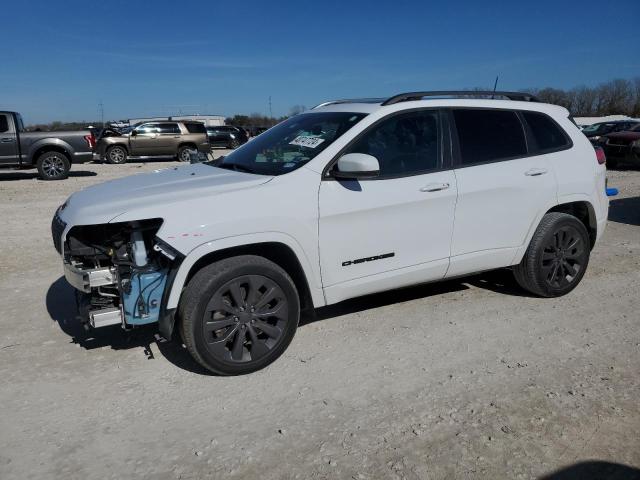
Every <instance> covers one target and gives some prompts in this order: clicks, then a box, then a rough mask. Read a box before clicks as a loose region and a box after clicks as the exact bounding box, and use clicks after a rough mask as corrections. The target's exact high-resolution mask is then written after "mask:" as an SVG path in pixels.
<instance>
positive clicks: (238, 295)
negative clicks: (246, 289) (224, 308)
mask: <svg viewBox="0 0 640 480" xmlns="http://www.w3.org/2000/svg"><path fill="white" fill-rule="evenodd" d="M229 292H230V293H231V297H232V298H233V302H234V303H235V306H236V307H237V308H240V307H242V306H244V296H243V295H242V290H240V283H239V282H233V283H232V284H231V285H229Z"/></svg>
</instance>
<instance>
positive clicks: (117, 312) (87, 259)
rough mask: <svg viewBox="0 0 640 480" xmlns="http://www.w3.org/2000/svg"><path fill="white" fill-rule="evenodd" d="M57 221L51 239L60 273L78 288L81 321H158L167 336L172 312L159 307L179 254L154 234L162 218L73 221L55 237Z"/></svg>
mask: <svg viewBox="0 0 640 480" xmlns="http://www.w3.org/2000/svg"><path fill="white" fill-rule="evenodd" d="M56 223H57V224H56ZM59 223H60V219H59V218H54V221H53V225H52V230H53V235H54V244H55V245H56V248H57V249H58V251H59V253H61V254H62V256H63V262H64V274H65V278H66V279H67V281H68V282H69V283H70V284H71V285H72V286H73V287H74V288H75V289H76V290H77V291H78V294H77V298H78V309H79V313H80V318H81V320H82V321H83V323H84V324H85V326H86V327H89V326H91V327H94V328H99V327H104V326H108V325H117V324H120V325H121V326H122V327H123V328H125V329H130V328H133V327H136V326H139V325H145V324H149V323H155V322H160V326H161V328H160V331H161V333H162V334H163V335H164V336H165V337H167V338H170V336H171V330H172V329H173V312H167V311H165V305H166V295H167V292H168V290H169V288H170V286H171V282H172V279H173V275H174V274H175V272H176V270H177V267H178V266H179V264H180V262H181V260H182V256H181V255H180V254H179V253H178V252H176V251H175V250H173V249H172V248H171V247H170V246H169V245H167V244H165V243H164V242H163V241H162V240H160V239H159V238H157V237H156V233H157V232H158V230H159V228H160V226H161V225H162V219H150V220H141V221H135V222H122V223H106V224H100V225H80V226H74V227H72V228H71V229H69V231H68V232H67V234H66V236H65V238H64V239H62V238H61V237H58V238H59V240H58V241H57V242H56V234H57V232H56V230H58V231H59V230H60V225H59ZM62 228H64V226H63V227H62Z"/></svg>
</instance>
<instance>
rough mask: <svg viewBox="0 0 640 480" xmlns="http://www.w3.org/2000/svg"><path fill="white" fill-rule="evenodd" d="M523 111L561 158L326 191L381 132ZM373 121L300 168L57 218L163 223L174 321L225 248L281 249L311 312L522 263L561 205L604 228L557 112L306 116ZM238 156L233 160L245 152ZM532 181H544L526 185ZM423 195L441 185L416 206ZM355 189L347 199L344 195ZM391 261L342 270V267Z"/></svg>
mask: <svg viewBox="0 0 640 480" xmlns="http://www.w3.org/2000/svg"><path fill="white" fill-rule="evenodd" d="M443 107H444V108H446V107H480V108H503V109H516V110H532V111H539V112H543V113H546V114H548V115H550V116H551V117H553V118H554V119H555V120H556V121H557V122H558V123H559V124H560V125H561V126H562V127H563V128H564V129H565V131H566V132H567V133H568V134H569V135H570V137H571V139H572V141H573V147H572V148H571V149H569V150H567V151H564V152H558V153H553V154H549V155H540V156H537V157H530V158H525V159H518V160H512V161H507V162H499V163H495V164H486V165H479V166H474V167H468V168H461V169H456V170H455V171H454V170H448V171H442V172H435V173H429V174H426V175H415V176H411V177H404V178H398V179H393V180H392V179H384V180H383V179H380V180H367V181H360V182H352V183H354V184H358V185H359V188H360V189H359V190H358V189H357V188H355V189H354V188H351V189H350V188H346V186H345V184H344V182H342V183H340V182H337V181H326V180H322V172H323V170H324V168H325V167H326V166H327V165H328V163H329V162H331V161H332V160H333V158H334V157H335V156H336V155H337V154H338V152H339V151H340V150H342V149H343V147H345V146H346V145H347V144H349V142H351V140H353V138H354V137H355V136H357V135H358V134H359V133H361V132H362V131H363V130H365V129H366V128H367V127H369V126H370V125H371V124H373V123H374V122H376V121H377V120H379V119H381V118H383V117H386V116H387V115H390V114H392V113H395V112H399V111H404V110H410V109H415V108H443ZM323 111H326V112H331V111H345V112H363V113H367V114H368V115H367V116H366V117H365V118H364V119H363V120H361V121H360V122H359V123H358V124H356V125H355V126H354V127H353V128H352V129H351V130H349V131H348V132H346V133H345V134H344V135H342V136H341V137H340V138H338V139H337V140H336V141H335V142H334V143H332V144H331V145H329V146H328V147H327V148H326V149H325V150H324V151H323V152H321V153H320V154H319V155H318V156H316V157H315V158H314V159H313V160H311V161H310V162H309V163H308V164H306V165H305V166H304V167H302V168H299V169H298V170H295V171H293V172H291V173H288V174H285V175H281V176H277V177H268V176H260V175H252V174H246V173H239V172H233V171H229V170H221V169H218V168H214V167H211V166H208V165H193V166H183V167H178V168H171V169H166V170H161V171H158V172H154V173H150V174H142V175H135V176H132V177H128V178H124V179H120V180H115V181H111V182H106V183H103V184H101V185H96V186H94V187H90V188H88V189H86V190H84V191H81V192H78V193H76V194H74V195H72V196H71V197H70V199H69V201H68V202H67V205H66V208H65V209H64V210H63V211H62V212H61V213H60V215H61V217H62V220H63V221H65V222H66V223H67V224H68V226H67V228H66V230H65V233H64V234H63V235H66V233H67V232H68V231H69V229H70V228H71V227H73V226H74V225H92V224H101V223H107V222H125V221H134V220H142V219H148V218H162V219H163V224H162V227H161V228H160V230H159V231H158V234H157V236H158V237H159V238H160V239H162V240H163V241H164V242H166V243H167V244H169V245H170V246H171V247H173V248H174V249H175V250H177V251H178V252H180V253H181V254H183V255H184V257H185V259H184V261H183V263H182V265H181V266H180V268H179V270H178V272H177V275H176V278H175V280H174V282H173V287H172V290H171V292H170V294H169V297H168V304H167V307H168V308H175V307H177V305H178V303H179V301H180V296H181V292H182V290H183V287H184V282H185V279H186V278H187V276H188V274H189V271H190V269H191V267H192V266H193V265H194V264H195V263H196V262H197V261H198V260H199V259H200V258H202V257H203V256H204V255H207V254H209V253H212V252H215V251H219V250H221V249H226V248H230V247H234V246H241V245H247V244H252V243H262V242H279V243H282V244H284V245H286V246H288V247H289V248H290V249H291V250H292V251H293V252H294V253H295V255H296V257H297V258H298V260H299V262H300V265H301V266H302V269H303V271H304V274H305V276H306V278H307V281H308V284H309V289H310V291H311V295H312V300H313V303H314V305H315V306H316V307H319V306H322V305H325V304H330V303H335V302H338V301H341V300H344V299H347V298H351V297H355V296H358V295H363V294H366V293H371V292H377V291H381V290H386V289H391V288H398V287H402V286H406V285H410V284H415V283H421V282H426V281H432V280H438V279H442V278H444V277H445V276H446V277H450V276H456V275H462V274H466V273H472V272H477V271H482V270H487V269H491V268H498V267H504V266H509V265H513V264H516V263H518V262H519V261H520V259H521V258H522V256H523V255H524V252H525V250H526V248H527V245H528V244H529V242H530V239H531V237H532V235H533V233H534V231H535V229H536V227H537V225H538V223H539V221H540V219H541V218H542V216H543V215H544V214H545V212H546V211H548V210H549V209H550V208H552V207H554V206H555V205H557V204H558V203H566V202H573V201H586V202H588V203H589V204H590V205H592V207H593V215H594V217H595V219H594V220H595V222H596V223H597V225H598V232H597V233H598V238H599V237H600V236H601V235H602V231H603V230H604V226H605V224H606V218H607V211H608V199H607V197H606V196H605V194H604V187H605V185H604V184H605V176H606V169H605V167H604V166H603V165H598V164H597V162H596V158H595V153H594V150H593V148H592V147H591V145H590V144H589V142H588V140H587V139H586V138H585V137H584V135H583V134H582V133H581V132H580V131H579V130H578V129H577V127H575V126H574V125H573V124H572V123H571V122H570V121H569V119H568V112H567V111H566V110H565V109H563V108H561V107H557V106H554V105H547V104H541V103H530V102H516V101H506V100H505V101H503V100H482V99H430V100H419V101H409V102H402V103H398V104H394V105H389V106H381V105H378V104H366V103H352V104H335V105H328V106H325V107H321V108H319V109H317V110H314V112H323ZM241 148H242V147H241ZM531 168H543V169H546V170H547V173H546V174H545V175H542V176H534V177H528V176H525V175H524V173H525V172H526V171H527V170H528V169H531ZM430 183H448V184H449V188H448V189H445V190H442V191H438V192H430V193H426V192H421V191H420V188H422V187H424V186H426V185H428V184H430ZM352 187H356V185H352ZM391 252H393V253H394V256H393V257H389V258H384V259H380V260H374V261H370V262H363V263H358V264H354V265H349V266H346V267H343V265H342V263H343V262H345V261H349V260H354V259H360V258H365V257H369V256H376V255H381V254H386V253H391Z"/></svg>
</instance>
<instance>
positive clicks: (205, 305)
mask: <svg viewBox="0 0 640 480" xmlns="http://www.w3.org/2000/svg"><path fill="white" fill-rule="evenodd" d="M179 313H180V320H181V322H182V323H181V332H182V338H183V341H184V343H185V345H186V347H187V349H188V350H189V353H191V355H192V356H193V358H194V359H195V360H196V361H197V362H198V363H200V364H201V365H202V366H203V367H205V368H207V369H209V370H211V371H212V372H214V373H217V374H220V375H242V374H245V373H251V372H254V371H256V370H260V369H261V368H264V367H266V366H267V365H269V364H270V363H272V362H273V361H274V360H276V359H277V358H278V357H279V356H280V355H282V353H283V352H284V351H285V350H286V348H287V347H288V346H289V344H290V343H291V340H292V339H293V336H294V334H295V331H296V329H297V326H298V320H299V317H300V302H299V298H298V292H297V290H296V287H295V284H294V283H293V280H292V279H291V277H290V276H289V275H288V274H287V272H285V271H284V270H283V269H282V268H280V267H279V266H278V265H276V264H275V263H273V262H271V261H269V260H267V259H265V258H263V257H258V256H253V255H242V256H238V257H232V258H229V259H225V260H221V261H218V262H215V263H213V264H211V265H209V266H207V267H204V268H203V269H202V270H200V271H199V272H198V273H197V274H196V275H195V276H194V277H193V278H192V279H191V281H190V282H189V284H188V285H187V288H186V291H185V293H184V294H183V297H182V299H181V302H180V312H179Z"/></svg>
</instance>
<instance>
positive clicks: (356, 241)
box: [52, 92, 608, 375]
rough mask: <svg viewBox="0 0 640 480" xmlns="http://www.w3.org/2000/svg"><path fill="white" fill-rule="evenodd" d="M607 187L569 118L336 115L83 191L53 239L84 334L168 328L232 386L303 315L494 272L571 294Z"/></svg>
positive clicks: (505, 112) (524, 108) (435, 100)
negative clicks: (86, 327)
mask: <svg viewBox="0 0 640 480" xmlns="http://www.w3.org/2000/svg"><path fill="white" fill-rule="evenodd" d="M477 97H480V98H477ZM497 97H500V98H501V99H500V100H499V99H497ZM605 175H606V168H605V165H604V156H603V155H602V154H601V152H600V151H598V152H596V151H595V150H594V148H593V147H592V146H591V144H590V143H589V141H588V140H587V138H586V137H585V136H584V135H583V134H582V133H581V132H580V130H578V128H577V127H576V126H575V124H574V123H573V122H572V120H571V118H570V117H569V113H568V112H567V110H565V109H564V108H561V107H558V106H554V105H548V104H543V103H538V102H537V101H536V100H535V98H533V97H531V96H530V95H526V94H522V93H510V92H414V93H407V94H401V95H396V96H394V97H391V98H388V99H367V100H348V101H347V100H345V101H334V102H327V103H324V104H322V105H319V106H317V107H316V108H314V109H312V110H310V111H308V112H306V113H303V114H300V115H296V116H294V117H292V118H289V119H288V120H286V121H284V122H282V123H281V124H279V125H277V126H275V127H273V128H271V129H270V130H268V131H267V132H265V133H263V134H262V135H260V136H259V137H257V138H255V139H254V140H252V141H251V142H249V143H247V144H245V145H243V146H242V147H240V148H239V149H237V150H235V151H234V152H233V153H231V154H230V155H228V156H227V157H224V158H223V159H220V160H218V161H216V162H212V163H205V164H196V165H189V166H183V167H178V168H168V169H164V170H159V171H156V172H153V173H148V174H141V175H135V176H131V177H128V178H124V179H121V180H116V181H110V182H107V183H103V184H101V185H96V186H93V187H90V188H87V189H86V190H83V191H81V192H78V193H76V194H74V195H72V196H71V197H70V198H69V199H68V200H67V201H66V202H65V203H64V205H62V206H61V207H60V208H59V210H58V211H57V213H56V215H55V217H54V220H53V225H52V229H53V237H54V238H53V239H54V243H55V245H56V248H57V250H58V252H60V254H61V255H62V257H63V262H64V269H65V276H66V278H67V280H68V281H69V283H71V285H73V286H74V287H75V288H77V289H78V290H80V291H82V292H84V293H85V295H83V296H82V298H83V301H82V302H81V306H80V308H81V310H82V312H83V316H84V317H85V318H86V322H87V323H88V324H90V325H91V326H93V327H100V326H105V325H113V324H119V325H122V327H124V328H126V329H128V328H133V327H135V326H137V325H142V324H147V323H152V322H158V323H159V330H160V333H161V334H162V335H163V336H164V337H166V338H170V337H171V335H172V333H173V330H174V325H176V328H177V329H179V331H180V332H181V335H182V339H183V341H184V344H185V345H186V346H187V348H188V350H189V352H190V353H191V354H192V355H193V357H194V358H195V359H196V360H197V361H198V362H199V363H201V364H202V365H203V366H204V367H206V368H208V369H210V370H212V371H213V372H216V373H218V374H224V375H234V374H242V373H248V372H252V371H255V370H257V369H260V368H263V367H265V366H266V365H268V364H269V363H271V362H273V361H274V360H275V359H276V358H277V357H278V356H280V355H281V354H282V353H283V351H284V350H285V349H286V348H287V346H288V345H289V343H290V342H291V340H292V338H293V335H294V332H295V330H296V327H297V325H298V319H299V317H300V311H301V310H305V309H306V310H313V309H314V308H317V307H321V306H324V305H329V304H333V303H336V302H340V301H342V300H345V299H348V298H352V297H357V296H360V295H365V294H370V293H373V292H379V291H383V290H388V289H393V288H399V287H404V286H407V285H413V284H418V283H423V282H433V281H437V280H442V279H448V278H452V277H459V276H462V275H468V274H472V273H476V272H480V271H484V270H490V269H496V268H503V267H510V268H512V269H513V271H514V275H515V279H516V280H517V282H518V283H519V284H520V285H521V286H522V287H523V288H524V289H526V290H527V291H529V292H531V293H532V294H534V295H539V296H544V297H555V296H559V295H564V294H566V293H567V292H569V291H571V290H572V289H573V288H574V287H575V286H576V285H577V284H578V283H579V282H580V280H581V278H582V276H583V275H584V273H585V270H586V268H587V264H588V261H589V254H590V251H591V249H592V248H593V246H594V244H595V243H596V241H597V240H598V238H600V236H601V235H602V232H603V230H604V228H605V222H606V218H607V210H608V199H607V197H606V194H605Z"/></svg>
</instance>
